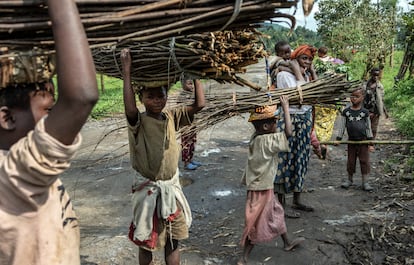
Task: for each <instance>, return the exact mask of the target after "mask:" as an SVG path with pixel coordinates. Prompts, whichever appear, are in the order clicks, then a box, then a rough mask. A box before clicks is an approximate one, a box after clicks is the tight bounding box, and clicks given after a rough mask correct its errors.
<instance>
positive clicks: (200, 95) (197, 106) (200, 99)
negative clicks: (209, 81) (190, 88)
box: [187, 79, 206, 115]
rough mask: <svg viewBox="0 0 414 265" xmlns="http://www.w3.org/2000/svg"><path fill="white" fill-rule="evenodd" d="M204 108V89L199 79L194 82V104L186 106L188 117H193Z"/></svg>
mask: <svg viewBox="0 0 414 265" xmlns="http://www.w3.org/2000/svg"><path fill="white" fill-rule="evenodd" d="M205 106H206V100H205V96H204V89H203V85H202V84H201V81H200V80H199V79H195V80H194V103H193V104H191V105H188V106H187V112H188V114H189V115H194V114H195V113H197V112H199V111H200V110H202V109H203V108H204V107H205Z"/></svg>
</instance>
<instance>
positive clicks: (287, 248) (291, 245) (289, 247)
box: [285, 237, 305, 251]
mask: <svg viewBox="0 0 414 265" xmlns="http://www.w3.org/2000/svg"><path fill="white" fill-rule="evenodd" d="M303 241H305V238H304V237H298V238H295V239H293V240H292V241H291V242H290V243H289V245H287V246H285V251H291V250H292V249H294V248H295V247H297V246H298V245H299V244H300V243H302V242H303Z"/></svg>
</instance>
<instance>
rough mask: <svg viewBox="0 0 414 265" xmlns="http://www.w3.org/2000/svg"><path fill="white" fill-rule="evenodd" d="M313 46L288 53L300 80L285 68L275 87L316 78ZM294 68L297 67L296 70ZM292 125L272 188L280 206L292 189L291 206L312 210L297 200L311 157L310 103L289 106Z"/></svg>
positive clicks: (280, 125) (282, 125)
mask: <svg viewBox="0 0 414 265" xmlns="http://www.w3.org/2000/svg"><path fill="white" fill-rule="evenodd" d="M315 53H316V48H314V47H312V46H309V45H301V46H299V47H298V48H297V49H296V50H294V51H293V52H292V54H291V65H292V67H296V68H298V69H299V71H300V72H301V74H302V76H301V78H300V79H301V80H298V79H297V77H296V76H295V75H294V74H292V73H291V72H288V71H281V72H279V73H278V74H277V88H292V89H300V87H299V86H300V85H301V84H304V83H306V82H309V81H311V80H312V79H313V78H316V73H315V70H314V69H313V65H312V61H313V58H314V56H315ZM298 69H296V70H298ZM289 112H290V115H291V120H292V126H293V134H292V135H293V137H291V138H290V139H289V147H290V152H281V153H279V163H278V170H277V173H276V177H275V181H274V184H275V185H274V191H275V193H276V194H277V195H278V199H279V201H280V203H281V204H282V205H285V194H287V193H289V192H292V191H293V204H292V208H294V209H297V210H301V211H308V212H310V211H313V208H312V207H310V206H307V205H304V204H302V203H301V201H300V194H301V192H302V191H303V187H304V182H305V175H306V172H307V169H308V162H309V157H310V143H311V131H312V106H310V105H291V106H290V107H289ZM284 126H285V125H284V121H283V119H281V120H280V121H279V123H278V129H279V130H280V131H283V130H284ZM285 214H286V216H287V217H293V218H295V217H296V218H297V217H299V213H296V212H295V213H290V212H289V211H286V210H285Z"/></svg>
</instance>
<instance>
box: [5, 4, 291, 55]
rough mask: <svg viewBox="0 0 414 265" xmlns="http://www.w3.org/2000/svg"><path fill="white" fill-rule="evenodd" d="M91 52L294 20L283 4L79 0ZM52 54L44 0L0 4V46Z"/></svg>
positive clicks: (50, 33)
mask: <svg viewBox="0 0 414 265" xmlns="http://www.w3.org/2000/svg"><path fill="white" fill-rule="evenodd" d="M75 1H76V3H77V5H78V8H79V13H80V15H81V20H82V23H83V25H84V27H85V30H86V34H87V36H88V40H89V43H90V44H91V47H97V46H101V47H102V46H112V45H116V44H121V43H127V42H142V41H155V40H161V39H165V38H168V37H172V36H179V35H185V34H191V33H200V32H210V31H220V30H224V29H228V30H230V29H240V28H248V27H254V26H255V25H257V24H259V23H262V22H264V21H266V20H271V19H274V18H277V17H285V18H286V17H287V18H289V19H290V20H291V21H292V28H293V27H294V23H295V20H294V18H293V17H292V16H290V15H287V14H283V13H279V12H277V13H275V10H276V9H282V8H290V7H292V6H296V3H297V1H282V0H273V1H270V0H267V1H266V0H244V1H241V0H236V1H233V0H232V1H230V0H140V1H137V0H75ZM1 46H7V47H9V48H11V49H15V48H16V47H33V46H37V47H39V48H42V49H53V35H52V31H51V27H50V20H49V16H48V14H47V6H46V5H45V0H1V1H0V47H1Z"/></svg>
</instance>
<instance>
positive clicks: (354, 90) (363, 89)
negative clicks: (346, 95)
mask: <svg viewBox="0 0 414 265" xmlns="http://www.w3.org/2000/svg"><path fill="white" fill-rule="evenodd" d="M359 90H361V93H362V95H363V96H364V97H365V94H366V93H367V90H366V89H365V87H364V85H363V84H361V85H359V86H357V87H355V88H354V89H352V90H351V94H352V93H354V92H356V91H359Z"/></svg>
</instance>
